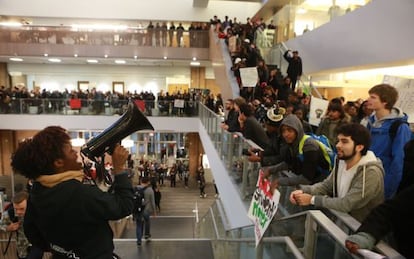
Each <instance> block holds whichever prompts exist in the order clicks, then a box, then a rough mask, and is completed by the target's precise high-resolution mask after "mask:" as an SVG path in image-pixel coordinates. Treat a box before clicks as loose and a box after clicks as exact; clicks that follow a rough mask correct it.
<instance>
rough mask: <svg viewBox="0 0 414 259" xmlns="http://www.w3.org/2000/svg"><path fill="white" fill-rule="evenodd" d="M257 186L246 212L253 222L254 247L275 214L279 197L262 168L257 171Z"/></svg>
mask: <svg viewBox="0 0 414 259" xmlns="http://www.w3.org/2000/svg"><path fill="white" fill-rule="evenodd" d="M257 186H258V188H257V189H256V191H255V192H254V194H253V198H252V201H251V203H250V208H249V211H248V213H247V216H248V217H249V218H250V219H251V220H252V221H253V223H254V233H255V240H256V247H257V245H258V244H259V243H260V240H261V239H262V237H263V234H264V233H265V232H266V229H267V227H269V225H270V222H271V221H272V219H273V217H274V216H275V214H276V211H277V208H278V205H279V198H280V193H279V191H278V190H277V189H274V187H272V184H271V182H270V181H269V180H268V179H266V178H264V176H263V171H262V170H260V171H259V179H258V181H257ZM273 189H274V190H273Z"/></svg>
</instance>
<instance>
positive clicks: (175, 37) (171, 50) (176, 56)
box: [0, 25, 209, 66]
mask: <svg viewBox="0 0 414 259" xmlns="http://www.w3.org/2000/svg"><path fill="white" fill-rule="evenodd" d="M208 48H209V31H208V30H191V31H185V30H182V31H180V30H175V31H170V30H166V29H161V28H159V29H156V28H154V29H152V30H148V29H141V28H138V27H126V26H125V27H119V28H118V27H113V28H112V27H111V28H92V27H87V28H83V27H73V26H28V25H22V26H19V27H10V26H3V27H2V28H1V30H0V62H8V61H9V58H13V57H14V58H20V59H25V62H30V61H31V60H32V61H33V63H37V62H36V60H38V59H39V57H42V58H44V57H45V56H46V57H48V58H58V59H63V60H64V61H68V62H69V61H70V62H69V63H76V64H80V63H83V64H84V63H86V60H85V58H86V59H89V58H90V59H92V58H93V59H98V58H100V59H103V60H109V59H112V58H117V59H131V60H136V61H137V62H138V61H139V62H140V64H145V62H147V63H149V64H147V65H154V60H164V61H165V60H167V59H168V61H171V62H173V61H175V62H180V61H185V62H187V63H186V65H187V66H188V61H189V60H193V58H196V59H197V60H198V61H208V60H209V50H208ZM112 63H113V61H112ZM171 65H173V66H174V65H176V64H175V63H172V64H171Z"/></svg>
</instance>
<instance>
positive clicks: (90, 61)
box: [86, 59, 98, 63]
mask: <svg viewBox="0 0 414 259" xmlns="http://www.w3.org/2000/svg"><path fill="white" fill-rule="evenodd" d="M86 62H88V63H98V60H96V59H88V60H86Z"/></svg>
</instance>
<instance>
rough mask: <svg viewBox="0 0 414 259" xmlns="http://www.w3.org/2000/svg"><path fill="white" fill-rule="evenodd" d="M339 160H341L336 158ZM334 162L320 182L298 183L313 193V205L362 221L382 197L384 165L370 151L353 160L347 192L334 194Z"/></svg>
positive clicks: (335, 174)
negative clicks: (354, 166) (326, 175)
mask: <svg viewBox="0 0 414 259" xmlns="http://www.w3.org/2000/svg"><path fill="white" fill-rule="evenodd" d="M339 163H345V162H344V161H343V160H339ZM337 167H338V165H335V168H334V169H333V170H332V173H331V174H330V175H329V176H328V178H326V179H325V180H324V181H323V182H320V183H316V184H314V185H301V186H300V187H301V189H302V190H303V192H305V193H309V194H311V195H314V196H315V206H319V207H324V208H328V209H334V210H338V211H342V212H345V213H349V214H350V215H351V216H352V217H354V218H355V219H356V220H358V221H360V222H361V221H362V220H363V219H365V217H366V216H367V215H368V214H369V212H370V211H371V210H372V209H373V208H374V207H376V206H378V205H379V204H381V203H382V202H383V201H384V169H383V167H382V163H381V161H380V160H379V159H377V158H376V157H375V155H374V153H372V152H371V151H368V152H367V154H366V155H365V156H362V158H361V160H360V161H359V162H358V164H357V169H356V173H355V175H354V177H353V178H352V180H351V183H350V186H349V189H348V192H347V194H346V195H345V196H344V197H342V198H339V197H338V192H337V189H338V186H339V185H340V183H338V182H337V181H338V178H337V177H338V170H337V169H336V168H337Z"/></svg>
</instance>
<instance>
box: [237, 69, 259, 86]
mask: <svg viewBox="0 0 414 259" xmlns="http://www.w3.org/2000/svg"><path fill="white" fill-rule="evenodd" d="M240 77H241V81H242V85H243V87H255V86H256V84H257V81H258V80H259V76H258V74H257V68H256V67H244V68H240Z"/></svg>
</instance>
